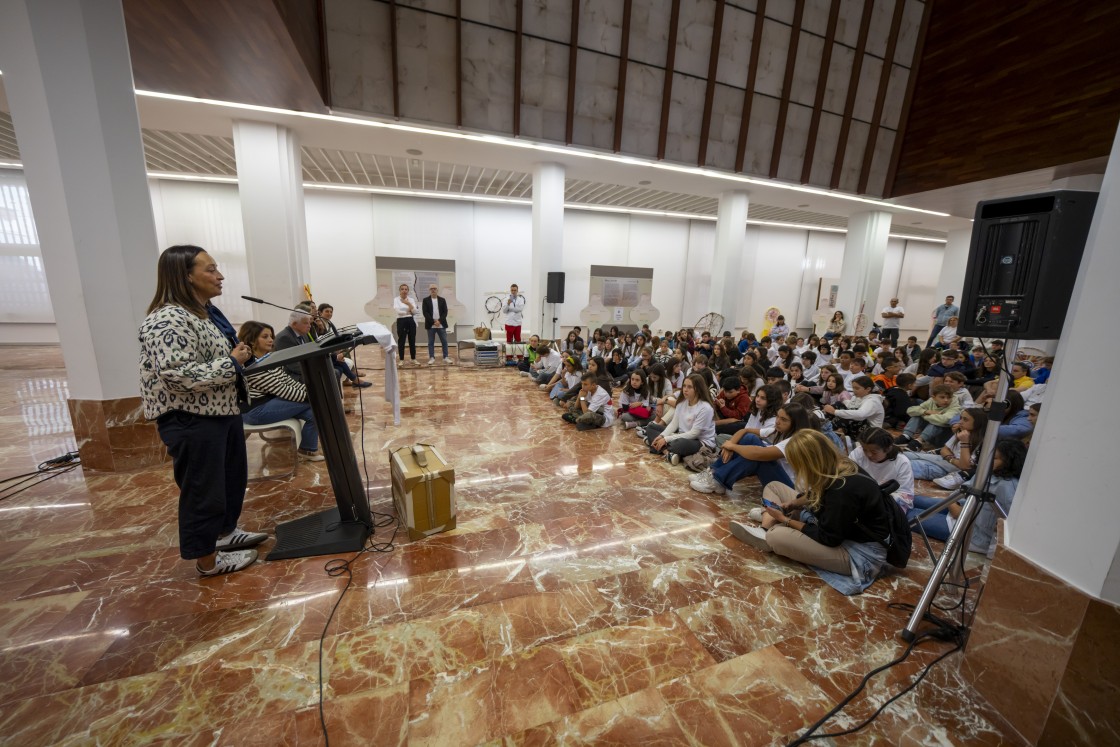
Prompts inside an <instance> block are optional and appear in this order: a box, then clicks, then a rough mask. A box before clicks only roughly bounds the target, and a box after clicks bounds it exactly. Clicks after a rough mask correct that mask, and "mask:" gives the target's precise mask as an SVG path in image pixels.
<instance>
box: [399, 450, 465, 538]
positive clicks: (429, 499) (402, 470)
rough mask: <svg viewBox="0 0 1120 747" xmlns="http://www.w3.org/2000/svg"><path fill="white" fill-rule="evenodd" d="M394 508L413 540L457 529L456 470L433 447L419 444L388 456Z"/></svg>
mask: <svg viewBox="0 0 1120 747" xmlns="http://www.w3.org/2000/svg"><path fill="white" fill-rule="evenodd" d="M389 471H390V472H391V474H392V480H393V505H394V506H395V507H396V509H397V518H399V519H400V521H401V523H403V524H404V525H405V527H406V528H407V529H408V538H409V539H411V540H418V539H423V538H424V537H427V536H428V535H431V534H436V533H437V532H446V531H448V530H450V529H454V528H455V513H456V510H455V468H454V467H452V466H451V465H449V464H448V463H447V460H445V459H444V458H443V455H442V454H440V453H439V452H438V451H436V450H435V449H434V448H432V447H431V446H428V445H426V444H417V445H415V446H409V447H405V448H403V449H398V450H397V451H395V452H393V453H392V454H390V455H389Z"/></svg>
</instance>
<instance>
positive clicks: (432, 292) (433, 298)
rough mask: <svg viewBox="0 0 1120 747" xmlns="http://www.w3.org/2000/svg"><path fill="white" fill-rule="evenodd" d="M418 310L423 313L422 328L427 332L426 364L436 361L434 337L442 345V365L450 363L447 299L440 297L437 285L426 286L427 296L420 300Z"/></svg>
mask: <svg viewBox="0 0 1120 747" xmlns="http://www.w3.org/2000/svg"><path fill="white" fill-rule="evenodd" d="M420 310H421V311H422V312H423V313H424V329H425V330H427V332H428V365H429V366H431V365H433V364H434V363H435V362H436V337H439V341H440V343H442V345H443V362H444V365H450V364H451V362H452V361H451V359H450V358H448V357H447V300H446V299H444V298H442V297H440V295H439V288H438V287H436V286H435V285H430V286H428V296H427V298H425V299H424V300H423V301H421V302H420Z"/></svg>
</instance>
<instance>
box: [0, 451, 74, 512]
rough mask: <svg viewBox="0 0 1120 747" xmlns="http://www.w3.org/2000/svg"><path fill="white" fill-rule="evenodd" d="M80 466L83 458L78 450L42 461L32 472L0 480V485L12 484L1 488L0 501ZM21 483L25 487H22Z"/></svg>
mask: <svg viewBox="0 0 1120 747" xmlns="http://www.w3.org/2000/svg"><path fill="white" fill-rule="evenodd" d="M80 466H81V459H80V457H79V456H78V452H76V451H70V452H67V453H65V454H63V455H61V456H57V457H54V458H53V459H48V460H47V461H45V462H42V463H40V464H39V466H38V468H36V469H35V470H34V471H32V472H24V473H22V474H19V475H12V476H11V477H5V478H4V479H3V480H0V485H6V484H7V483H12V484H10V485H7V486H6V487H4V488H0V501H4V500H7V499H8V498H13V497H15V496H17V495H19V494H20V493H22V492H24V491H25V490H30V489H31V488H33V487H35V486H37V485H39V484H41V483H44V482H46V481H47V480H53V479H54V478H56V477H58V476H59V475H64V474H66V473H67V472H72V471H74V470H75V469H77V468H78V467H80ZM44 475H45V476H44ZM32 481H33V482H32ZM29 482H30V483H31V484H30V485H27V484H26V483H29ZM21 485H22V486H23V487H20V486H21ZM17 488H18V489H17Z"/></svg>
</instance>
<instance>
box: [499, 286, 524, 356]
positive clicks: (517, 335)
mask: <svg viewBox="0 0 1120 747" xmlns="http://www.w3.org/2000/svg"><path fill="white" fill-rule="evenodd" d="M502 310H503V311H505V313H506V342H507V343H509V342H521V312H522V311H524V310H525V296H522V295H520V294H519V293H518V292H517V283H514V284H513V285H511V286H510V287H509V296H507V297H506V300H505V303H504V304H503V305H502Z"/></svg>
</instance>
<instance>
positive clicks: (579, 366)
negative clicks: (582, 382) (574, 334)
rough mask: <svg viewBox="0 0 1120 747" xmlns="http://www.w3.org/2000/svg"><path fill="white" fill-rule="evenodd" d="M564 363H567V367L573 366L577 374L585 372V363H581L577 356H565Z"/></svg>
mask: <svg viewBox="0 0 1120 747" xmlns="http://www.w3.org/2000/svg"><path fill="white" fill-rule="evenodd" d="M564 363H565V364H566V365H569V366H571V367H572V369H573V370H574V371H575V372H576V373H579V372H581V371H583V362H582V361H580V359H579V358H578V357H577V356H574V355H565V356H564Z"/></svg>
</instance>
